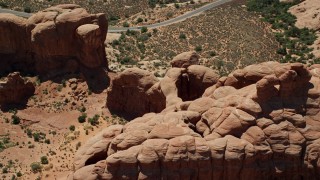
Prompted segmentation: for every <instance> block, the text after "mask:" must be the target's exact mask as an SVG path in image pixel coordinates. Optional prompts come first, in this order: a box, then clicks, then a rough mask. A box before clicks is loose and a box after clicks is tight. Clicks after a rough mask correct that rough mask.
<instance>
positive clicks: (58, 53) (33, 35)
mask: <svg viewBox="0 0 320 180" xmlns="http://www.w3.org/2000/svg"><path fill="white" fill-rule="evenodd" d="M107 27H108V23H107V20H106V17H105V15H104V14H89V13H87V11H86V10H85V9H83V8H80V7H79V6H78V5H73V4H64V5H58V6H54V7H50V8H48V9H45V10H43V11H40V12H38V13H35V14H34V15H32V16H31V17H30V18H29V19H23V18H20V17H16V16H14V15H11V14H3V13H2V14H0V56H1V60H0V67H1V69H0V70H1V72H11V71H13V70H19V71H22V72H23V71H26V72H28V73H36V74H40V75H46V76H55V75H59V74H64V73H75V72H78V71H79V70H80V69H81V68H86V69H92V68H106V67H107V60H106V57H105V50H104V44H103V42H104V40H105V38H106V33H107Z"/></svg>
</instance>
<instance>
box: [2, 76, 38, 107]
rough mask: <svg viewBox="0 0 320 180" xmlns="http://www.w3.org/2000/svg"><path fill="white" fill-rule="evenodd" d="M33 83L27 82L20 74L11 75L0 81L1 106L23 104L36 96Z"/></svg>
mask: <svg viewBox="0 0 320 180" xmlns="http://www.w3.org/2000/svg"><path fill="white" fill-rule="evenodd" d="M34 91H35V88H34V85H33V83H32V82H29V81H25V80H24V79H22V78H21V76H20V74H19V73H17V72H16V73H11V74H9V75H8V77H7V78H6V79H5V80H4V81H2V82H1V81H0V105H1V106H3V105H10V104H23V103H24V102H25V101H27V100H28V99H29V97H31V96H32V95H33V94H34Z"/></svg>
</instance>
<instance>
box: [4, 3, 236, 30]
mask: <svg viewBox="0 0 320 180" xmlns="http://www.w3.org/2000/svg"><path fill="white" fill-rule="evenodd" d="M231 1H232V0H217V1H214V2H211V3H209V4H207V5H204V6H202V7H200V8H198V9H195V10H193V11H190V12H187V13H185V14H183V15H181V16H178V17H175V18H172V19H169V20H167V21H163V22H160V23H156V24H150V25H145V27H147V28H148V29H154V28H158V27H162V26H168V25H170V24H174V23H177V22H181V21H184V20H186V19H188V18H190V17H193V16H196V15H199V14H200V13H202V12H204V11H206V10H209V9H212V8H215V7H217V6H219V5H222V4H225V3H227V2H231ZM0 13H12V14H15V15H17V16H21V17H26V18H27V17H30V16H31V15H32V14H29V13H24V12H18V11H13V10H9V9H2V8H0ZM128 29H129V30H133V31H137V30H140V29H141V27H139V26H137V27H112V26H109V28H108V32H111V33H112V32H113V33H115V32H125V31H127V30H128Z"/></svg>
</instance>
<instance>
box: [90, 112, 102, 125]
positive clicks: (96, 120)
mask: <svg viewBox="0 0 320 180" xmlns="http://www.w3.org/2000/svg"><path fill="white" fill-rule="evenodd" d="M99 118H100V116H99V115H98V114H96V115H94V116H93V117H92V118H89V119H88V122H89V123H90V124H91V125H92V126H95V125H98V124H99Z"/></svg>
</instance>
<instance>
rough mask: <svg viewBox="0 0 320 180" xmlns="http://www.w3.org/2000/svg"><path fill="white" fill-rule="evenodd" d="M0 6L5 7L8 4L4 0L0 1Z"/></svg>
mask: <svg viewBox="0 0 320 180" xmlns="http://www.w3.org/2000/svg"><path fill="white" fill-rule="evenodd" d="M0 7H3V8H7V7H8V5H7V4H6V3H5V2H0Z"/></svg>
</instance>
